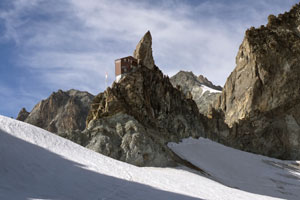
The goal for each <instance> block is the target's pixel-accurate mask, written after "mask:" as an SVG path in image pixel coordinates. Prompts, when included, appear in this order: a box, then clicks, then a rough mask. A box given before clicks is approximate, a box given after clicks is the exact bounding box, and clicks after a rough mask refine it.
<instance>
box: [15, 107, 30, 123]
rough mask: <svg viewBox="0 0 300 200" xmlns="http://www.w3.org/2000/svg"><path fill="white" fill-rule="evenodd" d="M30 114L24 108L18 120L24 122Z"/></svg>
mask: <svg viewBox="0 0 300 200" xmlns="http://www.w3.org/2000/svg"><path fill="white" fill-rule="evenodd" d="M29 114H30V113H29V112H28V111H27V110H26V109H25V108H22V110H20V112H19V114H18V117H17V120H20V121H24V120H25V119H26V118H27V117H28V115H29Z"/></svg>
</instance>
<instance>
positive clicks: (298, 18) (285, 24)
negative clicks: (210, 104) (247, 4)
mask: <svg viewBox="0 0 300 200" xmlns="http://www.w3.org/2000/svg"><path fill="white" fill-rule="evenodd" d="M268 20H269V22H268V24H267V26H266V27H265V26H261V27H260V28H258V29H255V28H251V29H249V30H247V31H246V35H245V38H244V40H243V42H242V44H241V46H240V49H239V52H238V55H237V57H236V68H235V69H234V71H233V72H232V73H231V75H230V76H229V77H228V79H227V81H226V84H225V86H224V89H223V92H222V95H221V97H220V98H219V100H218V101H217V102H216V106H215V107H216V109H217V110H219V111H221V112H223V113H224V119H225V122H226V124H228V126H229V127H230V128H231V130H230V141H231V143H232V146H235V147H238V148H240V149H243V150H247V151H252V152H255V153H261V154H264V155H268V156H273V157H278V158H283V159H300V126H299V125H300V57H299V55H300V4H297V5H295V6H294V7H293V8H292V9H291V11H290V12H287V13H285V14H280V15H279V16H278V17H275V16H273V15H271V16H269V18H268Z"/></svg>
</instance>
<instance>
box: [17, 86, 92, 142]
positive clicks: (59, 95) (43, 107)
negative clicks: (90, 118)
mask: <svg viewBox="0 0 300 200" xmlns="http://www.w3.org/2000/svg"><path fill="white" fill-rule="evenodd" d="M93 98H94V96H93V95H91V94H89V93H88V92H81V91H78V90H68V91H66V92H64V91H62V90H58V91H57V92H53V93H52V94H51V95H50V97H48V98H47V99H45V100H42V101H40V102H39V103H38V104H37V105H36V106H35V107H34V108H33V109H32V111H31V112H30V113H29V112H27V111H26V109H24V108H23V109H22V110H21V111H20V113H19V115H18V117H17V119H18V120H20V121H24V122H27V123H29V124H32V125H35V126H38V127H40V128H43V129H45V130H48V131H50V132H52V133H56V134H58V135H60V136H63V137H65V138H68V139H71V140H73V141H74V142H77V143H79V144H82V145H84V144H85V142H86V140H87V137H86V136H85V135H84V134H82V131H83V130H84V129H85V120H86V117H87V114H88V110H89V106H90V103H91V101H92V99H93Z"/></svg>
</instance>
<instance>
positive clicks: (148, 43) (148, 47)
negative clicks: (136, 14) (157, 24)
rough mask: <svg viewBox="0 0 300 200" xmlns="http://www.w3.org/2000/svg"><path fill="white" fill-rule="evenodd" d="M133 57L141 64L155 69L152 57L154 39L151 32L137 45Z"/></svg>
mask: <svg viewBox="0 0 300 200" xmlns="http://www.w3.org/2000/svg"><path fill="white" fill-rule="evenodd" d="M133 57H134V58H136V59H137V60H138V63H139V64H142V65H144V66H146V67H148V68H149V69H153V67H154V65H155V64H154V59H153V56H152V37H151V33H150V31H148V32H147V33H146V34H145V35H144V37H143V38H142V39H141V40H140V41H139V43H138V44H137V46H136V49H135V50H134V52H133Z"/></svg>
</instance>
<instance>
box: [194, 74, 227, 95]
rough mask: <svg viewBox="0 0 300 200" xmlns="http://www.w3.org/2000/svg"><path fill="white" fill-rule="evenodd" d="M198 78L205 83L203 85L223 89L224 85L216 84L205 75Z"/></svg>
mask: <svg viewBox="0 0 300 200" xmlns="http://www.w3.org/2000/svg"><path fill="white" fill-rule="evenodd" d="M197 80H198V81H199V82H200V83H201V84H203V85H206V86H207V87H210V88H212V89H215V90H219V91H222V87H221V86H219V85H218V86H216V85H214V84H213V83H212V82H211V81H209V80H208V79H207V78H206V77H205V76H203V75H199V76H198V78H197Z"/></svg>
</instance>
